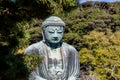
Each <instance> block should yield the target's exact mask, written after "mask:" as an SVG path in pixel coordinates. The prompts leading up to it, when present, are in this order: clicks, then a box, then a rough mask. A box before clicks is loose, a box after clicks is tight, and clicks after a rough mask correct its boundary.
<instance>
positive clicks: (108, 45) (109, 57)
mask: <svg viewBox="0 0 120 80" xmlns="http://www.w3.org/2000/svg"><path fill="white" fill-rule="evenodd" d="M119 35H120V32H119V31H117V32H115V33H112V32H111V33H109V34H105V33H104V32H97V31H92V32H90V33H89V34H88V35H84V36H83V38H82V44H83V45H84V46H83V48H81V50H80V51H79V57H80V61H81V66H82V68H83V69H85V70H87V71H88V73H89V74H97V75H98V77H99V79H100V80H111V79H120V77H119V76H118V75H120V74H119V73H120V69H119V68H120V63H119V61H120V59H119V56H120V49H119V48H120V38H119V37H118V36H119Z"/></svg>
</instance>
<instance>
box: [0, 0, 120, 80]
mask: <svg viewBox="0 0 120 80" xmlns="http://www.w3.org/2000/svg"><path fill="white" fill-rule="evenodd" d="M51 15H56V16H59V17H61V18H62V19H63V21H65V23H66V30H65V34H64V37H63V41H65V42H67V43H69V44H71V45H73V46H74V47H75V48H76V49H77V51H78V55H79V58H80V59H79V60H80V65H81V68H80V72H81V80H89V79H90V80H119V79H120V37H119V35H120V2H114V3H106V2H86V3H83V4H79V5H78V4H77V3H76V1H74V0H51V1H50V0H17V2H16V3H12V2H11V1H10V0H3V1H0V61H1V62H0V65H2V66H1V68H0V71H1V72H0V80H7V79H10V80H27V78H28V73H29V72H30V70H31V69H34V67H33V66H32V65H33V64H39V63H40V62H39V61H38V62H36V63H34V60H40V58H39V57H37V56H36V55H35V56H34V55H32V57H31V58H30V56H24V55H23V52H24V50H25V48H26V47H27V46H29V45H30V44H32V43H35V42H38V41H40V40H42V35H41V27H40V26H41V23H42V21H43V20H44V19H45V18H46V17H48V16H51ZM32 58H33V59H32ZM25 61H28V62H31V61H32V62H33V63H31V64H26V63H27V62H25ZM27 65H31V66H27Z"/></svg>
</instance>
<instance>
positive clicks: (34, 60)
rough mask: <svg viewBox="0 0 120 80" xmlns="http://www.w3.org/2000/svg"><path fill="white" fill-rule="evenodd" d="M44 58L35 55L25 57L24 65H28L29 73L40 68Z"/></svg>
mask: <svg viewBox="0 0 120 80" xmlns="http://www.w3.org/2000/svg"><path fill="white" fill-rule="evenodd" d="M41 62H42V58H41V57H40V56H38V55H37V54H35V53H31V54H29V55H24V63H25V64H26V66H27V68H28V71H29V72H31V71H33V70H34V69H36V68H37V67H38V66H40V63H41Z"/></svg>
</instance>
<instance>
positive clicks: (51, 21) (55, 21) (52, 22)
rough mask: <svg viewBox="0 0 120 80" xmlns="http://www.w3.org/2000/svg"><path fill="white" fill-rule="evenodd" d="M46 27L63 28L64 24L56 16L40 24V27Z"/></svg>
mask: <svg viewBox="0 0 120 80" xmlns="http://www.w3.org/2000/svg"><path fill="white" fill-rule="evenodd" d="M46 26H63V27H65V23H64V22H63V20H62V19H60V18H59V17H57V16H50V17H48V18H47V19H45V21H44V22H43V23H42V27H46Z"/></svg>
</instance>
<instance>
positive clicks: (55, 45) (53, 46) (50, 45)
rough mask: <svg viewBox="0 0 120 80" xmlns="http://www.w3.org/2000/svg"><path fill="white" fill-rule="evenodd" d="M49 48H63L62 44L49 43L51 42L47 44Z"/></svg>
mask: <svg viewBox="0 0 120 80" xmlns="http://www.w3.org/2000/svg"><path fill="white" fill-rule="evenodd" d="M45 43H46V45H47V46H49V47H50V48H51V49H57V48H59V47H60V46H61V42H59V43H55V44H54V43H49V42H45Z"/></svg>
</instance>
